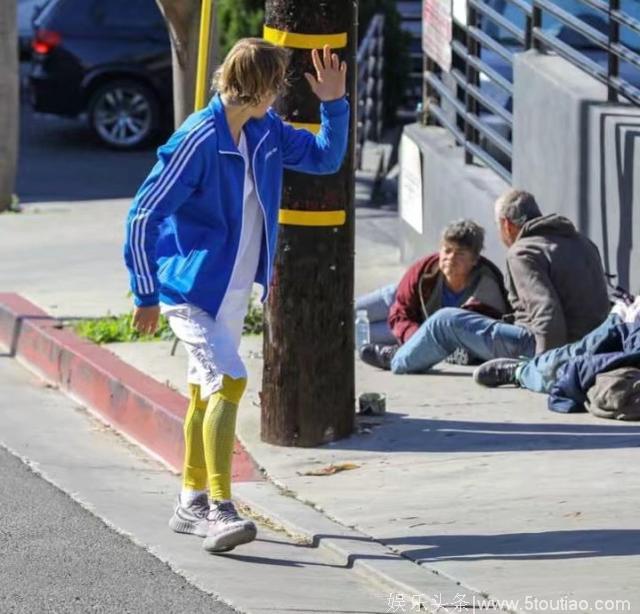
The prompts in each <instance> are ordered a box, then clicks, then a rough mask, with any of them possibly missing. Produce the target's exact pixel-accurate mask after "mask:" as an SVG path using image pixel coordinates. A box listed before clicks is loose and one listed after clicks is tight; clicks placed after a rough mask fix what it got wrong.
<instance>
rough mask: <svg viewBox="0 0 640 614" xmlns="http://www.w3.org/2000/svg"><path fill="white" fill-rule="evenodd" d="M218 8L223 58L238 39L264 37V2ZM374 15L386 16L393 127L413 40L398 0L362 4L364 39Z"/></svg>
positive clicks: (387, 90)
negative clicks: (401, 18)
mask: <svg viewBox="0 0 640 614" xmlns="http://www.w3.org/2000/svg"><path fill="white" fill-rule="evenodd" d="M217 7H218V32H219V35H220V52H221V57H224V56H225V55H226V54H227V52H228V51H229V49H231V47H233V45H234V43H235V42H236V41H237V40H238V39H240V38H245V37H248V36H262V25H263V23H264V0H218V3H217ZM375 13H383V14H384V16H385V40H384V59H385V64H384V94H383V95H384V113H385V122H386V123H387V124H390V125H391V124H394V123H395V112H396V109H397V108H398V107H399V106H400V103H401V102H402V97H403V96H404V91H405V87H406V84H407V77H408V74H409V67H410V62H409V41H410V40H411V37H410V35H409V34H407V33H406V32H405V31H404V30H402V27H401V21H400V15H399V14H398V11H397V10H396V3H395V0H360V2H359V5H358V19H359V22H360V38H361V39H362V37H363V36H364V35H365V33H366V31H367V27H368V25H369V21H370V20H371V18H372V17H373V15H374V14H375Z"/></svg>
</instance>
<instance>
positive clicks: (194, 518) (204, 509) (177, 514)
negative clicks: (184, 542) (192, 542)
mask: <svg viewBox="0 0 640 614" xmlns="http://www.w3.org/2000/svg"><path fill="white" fill-rule="evenodd" d="M208 514H209V499H208V498H207V494H206V493H203V494H201V495H199V496H198V497H196V498H195V499H194V500H193V502H192V503H191V504H190V505H182V502H181V501H180V496H178V504H177V505H176V509H175V510H174V512H173V516H171V520H169V527H170V528H171V529H173V530H174V531H175V532H176V533H190V534H191V535H197V536H198V537H206V535H207V529H208V528H209V522H208V521H207V515H208Z"/></svg>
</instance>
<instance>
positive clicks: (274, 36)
mask: <svg viewBox="0 0 640 614" xmlns="http://www.w3.org/2000/svg"><path fill="white" fill-rule="evenodd" d="M263 38H264V40H266V41H269V42H270V43H273V44H274V45H277V46H278V47H290V48H293V49H322V47H324V46H325V45H329V47H331V49H342V48H343V47H346V46H347V33H346V32H341V33H340V34H297V33H296V32H285V31H284V30H277V29H276V28H270V27H269V26H264V31H263Z"/></svg>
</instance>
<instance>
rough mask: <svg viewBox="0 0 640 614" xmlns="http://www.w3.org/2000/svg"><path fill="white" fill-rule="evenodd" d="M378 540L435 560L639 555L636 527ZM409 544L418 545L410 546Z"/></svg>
mask: <svg viewBox="0 0 640 614" xmlns="http://www.w3.org/2000/svg"><path fill="white" fill-rule="evenodd" d="M380 541H381V542H382V543H384V544H385V545H387V546H393V547H394V548H397V549H398V550H399V551H400V552H401V553H402V554H403V556H407V557H409V558H411V559H413V560H416V561H419V562H424V563H429V562H436V561H483V560H514V559H515V560H517V559H520V560H540V561H544V560H559V559H580V558H593V557H601V556H634V555H637V554H640V530H635V529H627V530H624V529H601V530H599V529H593V530H584V531H542V532H540V533H504V534H498V535H425V536H415V537H398V538H390V539H386V538H384V537H381V538H380ZM411 546H421V547H420V548H414V549H412V548H411Z"/></svg>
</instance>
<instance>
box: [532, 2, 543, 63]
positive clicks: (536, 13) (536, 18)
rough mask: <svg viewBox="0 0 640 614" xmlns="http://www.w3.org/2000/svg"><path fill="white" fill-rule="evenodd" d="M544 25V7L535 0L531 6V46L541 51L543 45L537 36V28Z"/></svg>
mask: <svg viewBox="0 0 640 614" xmlns="http://www.w3.org/2000/svg"><path fill="white" fill-rule="evenodd" d="M541 27H542V9H541V8H540V7H539V6H538V3H537V2H536V1H535V0H533V4H532V6H531V47H533V49H537V50H538V51H541V49H542V45H541V44H540V41H539V40H538V38H537V37H536V30H538V29H540V28H541Z"/></svg>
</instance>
